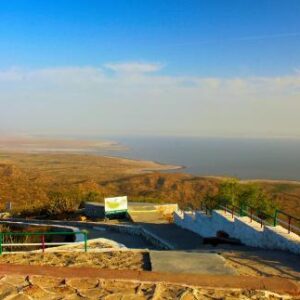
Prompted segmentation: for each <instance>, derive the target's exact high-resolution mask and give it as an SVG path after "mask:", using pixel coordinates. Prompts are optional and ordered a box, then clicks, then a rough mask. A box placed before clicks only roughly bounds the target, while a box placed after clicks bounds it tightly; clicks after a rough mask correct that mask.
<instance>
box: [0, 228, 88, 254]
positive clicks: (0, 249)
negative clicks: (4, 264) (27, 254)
mask: <svg viewBox="0 0 300 300" xmlns="http://www.w3.org/2000/svg"><path fill="white" fill-rule="evenodd" d="M53 235H83V239H84V243H83V246H84V251H85V252H87V249H88V247H87V233H86V232H84V231H75V232H0V255H2V253H3V252H4V251H3V248H5V247H24V246H28V247H30V246H41V249H42V252H43V253H44V252H45V249H46V246H61V245H72V244H74V242H46V241H45V236H53ZM5 236H25V237H27V236H40V237H41V241H40V243H4V238H5Z"/></svg>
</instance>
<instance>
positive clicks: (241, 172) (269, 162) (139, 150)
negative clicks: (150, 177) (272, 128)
mask: <svg viewBox="0 0 300 300" xmlns="http://www.w3.org/2000/svg"><path fill="white" fill-rule="evenodd" d="M110 139H112V140H114V141H118V142H120V143H121V144H123V145H125V146H127V147H129V150H122V151H110V152H105V151H104V152H101V154H107V155H113V156H122V157H128V158H132V159H145V160H153V161H157V162H161V163H166V164H174V165H182V166H185V169H184V170H180V172H186V173H191V174H197V175H217V176H223V175H224V176H236V177H239V178H242V179H255V178H264V179H288V180H300V140H283V139H282V140H280V139H272V140H270V139H265V140H263V139H217V138H181V137H180V138H177V137H176V138H175V137H110Z"/></svg>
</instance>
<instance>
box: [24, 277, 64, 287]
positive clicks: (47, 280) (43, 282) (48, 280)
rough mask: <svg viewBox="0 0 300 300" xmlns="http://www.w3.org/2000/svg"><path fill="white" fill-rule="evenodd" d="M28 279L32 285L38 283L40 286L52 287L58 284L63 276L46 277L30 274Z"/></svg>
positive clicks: (61, 281)
mask: <svg viewBox="0 0 300 300" xmlns="http://www.w3.org/2000/svg"><path fill="white" fill-rule="evenodd" d="M29 281H30V282H31V284H32V285H38V286H40V287H42V288H52V287H56V286H60V285H61V284H62V283H63V282H64V279H63V278H57V277H48V276H47V277H46V276H37V275H35V276H31V277H29Z"/></svg>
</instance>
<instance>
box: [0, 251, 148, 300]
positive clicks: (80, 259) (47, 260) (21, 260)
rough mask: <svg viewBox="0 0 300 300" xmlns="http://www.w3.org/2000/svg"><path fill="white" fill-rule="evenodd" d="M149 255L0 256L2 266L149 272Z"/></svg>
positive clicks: (114, 253) (127, 253)
mask: <svg viewBox="0 0 300 300" xmlns="http://www.w3.org/2000/svg"><path fill="white" fill-rule="evenodd" d="M148 261H149V255H148V253H146V252H133V251H125V252H122V251H116V252H103V253H94V252H87V253H84V252H53V253H44V254H42V253H30V252H28V253H18V254H3V255H1V256H0V263H2V264H18V265H28V264H30V265H38V266H44V265H47V266H59V267H93V268H101V269H118V270H122V269H128V270H149V268H150V267H149V263H148ZM0 300H1V298H0Z"/></svg>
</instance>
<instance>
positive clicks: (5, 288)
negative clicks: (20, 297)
mask: <svg viewBox="0 0 300 300" xmlns="http://www.w3.org/2000/svg"><path fill="white" fill-rule="evenodd" d="M17 293H18V289H17V288H16V287H14V286H12V285H11V284H8V283H2V282H1V283H0V299H4V298H5V297H8V296H13V295H17Z"/></svg>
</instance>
